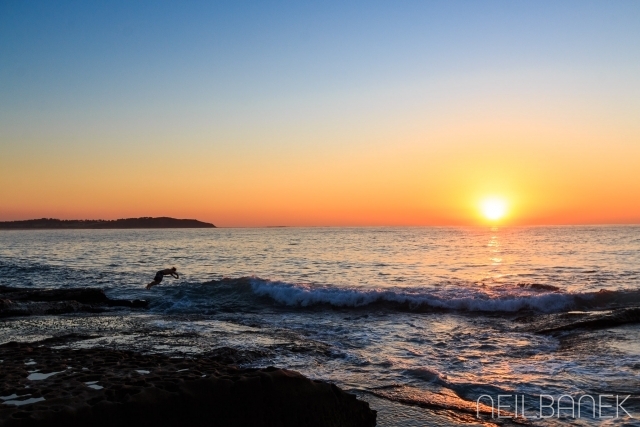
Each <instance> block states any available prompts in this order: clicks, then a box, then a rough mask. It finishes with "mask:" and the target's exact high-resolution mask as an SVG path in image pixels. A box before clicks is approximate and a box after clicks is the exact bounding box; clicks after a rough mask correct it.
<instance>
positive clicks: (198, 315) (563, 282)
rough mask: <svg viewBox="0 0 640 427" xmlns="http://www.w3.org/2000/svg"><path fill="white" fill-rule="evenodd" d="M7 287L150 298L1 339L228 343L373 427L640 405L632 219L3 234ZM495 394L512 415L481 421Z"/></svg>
mask: <svg viewBox="0 0 640 427" xmlns="http://www.w3.org/2000/svg"><path fill="white" fill-rule="evenodd" d="M173 266H175V267H176V268H177V270H178V273H179V274H180V279H173V278H170V277H166V278H165V279H164V281H163V282H162V284H160V285H158V286H156V287H154V288H153V289H152V290H146V289H144V286H145V285H146V284H147V283H149V282H150V281H151V280H153V277H154V275H155V272H156V271H157V270H160V269H164V268H168V267H173ZM0 285H6V286H18V287H33V288H74V287H98V288H101V289H104V290H105V292H106V293H107V295H108V296H109V297H112V298H126V299H146V300H148V301H150V304H149V308H148V309H146V310H145V309H128V308H117V309H113V310H112V311H109V312H106V313H95V314H86V313H84V314H67V315H60V316H41V317H24V318H8V319H4V320H2V321H1V323H0V344H1V343H6V342H9V341H36V340H40V339H45V338H50V337H55V336H60V335H66V334H71V333H73V334H78V336H82V337H83V339H82V340H80V341H78V342H76V343H74V344H73V345H75V346H77V347H95V346H98V347H100V346H102V347H108V348H117V349H129V350H135V351H140V352H145V353H166V354H170V355H175V356H184V355H187V356H188V355H194V354H202V353H206V352H209V351H212V350H215V349H224V348H226V347H231V348H233V349H236V350H239V351H240V352H241V354H243V355H245V356H246V357H245V358H244V359H242V360H241V361H240V364H241V365H242V366H249V367H263V366H278V367H283V368H288V369H292V370H296V371H299V372H301V373H302V374H304V375H306V376H308V377H311V378H314V379H323V380H327V381H330V382H333V383H335V384H336V385H338V386H339V387H341V388H343V389H345V390H347V391H350V392H352V393H355V394H357V395H358V397H359V398H361V399H363V400H367V401H369V402H370V404H371V406H372V408H373V409H376V410H377V411H378V425H380V426H424V425H441V426H454V425H456V426H457V425H487V423H491V422H495V423H498V424H505V423H506V424H509V423H513V422H516V423H530V424H533V425H572V426H573V425H634V423H636V422H637V420H638V419H640V323H638V322H637V320H638V319H636V318H635V317H633V316H634V314H633V313H635V311H633V310H635V309H636V308H637V307H640V227H639V226H570V227H569V226H562V227H561V226H558V227H469V228H435V227H424V228H422V227H416V228H285V227H283V228H250V229H225V228H218V229H189V230H172V229H164V230H49V231H31V230H29V231H2V232H0ZM620 310H625V311H624V313H623V315H624V316H623V315H620V314H619V313H621V311H620ZM629 313H631V314H629ZM621 316H622V317H621ZM625 316H626V317H625ZM594 319H595V321H593V320H594ZM602 319H604V320H602ZM620 319H622V320H620ZM563 395H564V396H565V397H564V398H563V399H564V400H563V401H562V404H561V406H562V407H563V408H565V407H567V408H568V407H572V408H573V409H574V412H573V414H572V412H571V410H570V409H564V410H562V412H561V417H559V418H558V417H557V410H558V406H557V400H558V398H560V397H561V396H563ZM499 396H503V397H501V408H502V410H503V412H502V414H503V416H505V414H506V418H502V419H498V418H494V419H487V417H486V416H485V419H484V420H481V419H478V418H477V417H476V410H477V408H478V407H480V408H481V409H482V411H484V414H485V415H486V414H487V413H488V412H487V411H489V412H490V410H491V406H492V401H491V399H493V407H494V409H495V410H497V409H498V408H497V400H498V398H499ZM516 396H517V398H518V399H519V400H518V401H517V405H516V400H515V399H516ZM567 396H568V397H567ZM584 396H589V397H587V398H585V399H582V400H580V398H581V397H584ZM602 396H604V397H602ZM616 396H617V397H616ZM626 396H631V397H629V398H628V400H627V401H626V402H624V403H623V404H622V406H618V405H617V404H620V401H622V400H623V399H624V398H625V397H626ZM591 397H592V398H593V399H594V401H595V403H596V413H595V417H593V416H592V414H593V412H592V407H593V405H592V404H591V401H590V400H589V399H590V398H591ZM479 398H480V401H481V402H482V405H478V404H477V401H478V399H479ZM616 398H617V399H619V400H618V402H617V403H616ZM541 399H542V400H541ZM551 399H554V402H556V403H554V404H553V406H550V405H551V403H550V402H551ZM570 399H572V400H573V403H571V402H572V400H570ZM598 399H600V400H598ZM579 400H580V402H579V403H578V401H579ZM541 403H542V405H541ZM545 405H546V406H545ZM607 405H610V406H611V407H608V406H607ZM599 406H601V407H599ZM620 408H624V410H626V411H627V413H629V414H630V415H631V416H633V417H635V418H630V417H629V416H627V414H626V413H625V412H623V410H622V409H620ZM578 409H581V413H580V416H579V417H578V416H577V411H578ZM514 410H515V412H514ZM552 410H553V411H554V416H553V417H550V418H544V419H541V418H540V415H543V416H548V415H549V414H551V411H552ZM482 411H481V412H482ZM599 411H602V412H599ZM616 411H617V412H616ZM523 415H524V417H526V418H523ZM518 416H519V417H518ZM607 416H611V417H613V418H604V417H607ZM536 417H538V418H536ZM635 425H638V424H635Z"/></svg>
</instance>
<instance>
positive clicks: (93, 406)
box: [0, 342, 376, 427]
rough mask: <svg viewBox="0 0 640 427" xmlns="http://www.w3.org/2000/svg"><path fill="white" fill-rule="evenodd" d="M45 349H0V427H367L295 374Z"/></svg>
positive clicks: (365, 417) (356, 410) (364, 418)
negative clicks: (88, 426) (127, 426)
mask: <svg viewBox="0 0 640 427" xmlns="http://www.w3.org/2000/svg"><path fill="white" fill-rule="evenodd" d="M49 344H53V343H49ZM49 344H47V343H46V342H40V343H31V344H25V343H15V342H12V343H8V344H4V345H1V346H0V370H1V371H2V376H1V377H0V426H2V427H5V426H6V427H10V426H58V425H60V426H62V425H64V426H87V425H91V426H124V425H136V426H154V427H162V426H243V427H244V426H255V427H260V426H279V427H286V426H292V427H293V426H296V427H301V426H318V427H320V426H323V427H331V426H354V427H356V426H363V427H364V426H375V420H376V413H375V411H372V410H371V409H369V404H368V403H366V402H363V401H359V400H357V399H356V397H355V396H353V395H351V394H348V393H346V392H344V391H342V390H340V389H339V388H338V387H336V386H335V385H332V384H328V383H325V382H322V381H312V380H309V379H307V378H305V377H303V376H302V375H301V374H299V373H297V372H293V371H288V370H284V369H277V368H273V367H269V368H266V369H239V368H237V367H234V366H232V365H226V364H224V363H222V362H221V361H220V360H218V359H216V357H215V355H209V356H200V357H196V358H190V359H187V358H170V357H168V356H164V355H143V354H139V353H133V352H126V351H117V350H108V349H97V348H94V349H81V350H71V349H63V348H51V347H49ZM36 371H37V372H36ZM27 402H32V403H27Z"/></svg>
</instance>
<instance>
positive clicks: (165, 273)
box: [147, 267, 180, 289]
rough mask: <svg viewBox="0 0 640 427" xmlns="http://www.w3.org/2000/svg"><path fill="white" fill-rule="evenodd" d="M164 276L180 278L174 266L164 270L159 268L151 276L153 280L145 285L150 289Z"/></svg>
mask: <svg viewBox="0 0 640 427" xmlns="http://www.w3.org/2000/svg"><path fill="white" fill-rule="evenodd" d="M164 276H172V277H175V278H176V279H179V278H180V276H178V273H177V272H176V268H175V267H172V268H167V269H165V270H160V271H158V272H157V273H156V277H154V278H153V282H151V283H149V284H148V285H147V289H151V288H152V287H154V286H155V285H159V284H160V282H162V279H163V278H164Z"/></svg>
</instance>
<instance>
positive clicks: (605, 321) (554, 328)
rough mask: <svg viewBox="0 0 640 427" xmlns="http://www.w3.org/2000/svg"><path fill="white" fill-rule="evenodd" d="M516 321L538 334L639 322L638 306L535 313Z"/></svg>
mask: <svg viewBox="0 0 640 427" xmlns="http://www.w3.org/2000/svg"><path fill="white" fill-rule="evenodd" d="M516 321H518V322H520V323H525V324H527V326H526V327H525V328H526V329H527V330H529V331H532V332H537V333H540V334H552V333H556V332H563V331H573V330H578V329H588V330H594V329H604V328H612V327H616V326H621V325H626V324H631V323H640V307H633V308H618V309H614V310H607V311H591V312H568V313H561V314H550V315H537V316H529V317H522V318H518V319H516Z"/></svg>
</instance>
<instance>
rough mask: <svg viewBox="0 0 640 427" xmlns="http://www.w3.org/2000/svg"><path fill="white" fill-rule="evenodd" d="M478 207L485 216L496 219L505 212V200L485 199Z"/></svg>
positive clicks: (492, 219)
mask: <svg viewBox="0 0 640 427" xmlns="http://www.w3.org/2000/svg"><path fill="white" fill-rule="evenodd" d="M480 208H481V210H482V214H483V215H484V217H485V218H487V219H488V220H491V221H497V220H499V219H501V218H502V217H504V216H505V214H506V213H507V202H505V201H504V200H503V199H499V198H490V199H485V200H483V201H482V204H481V205H480Z"/></svg>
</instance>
